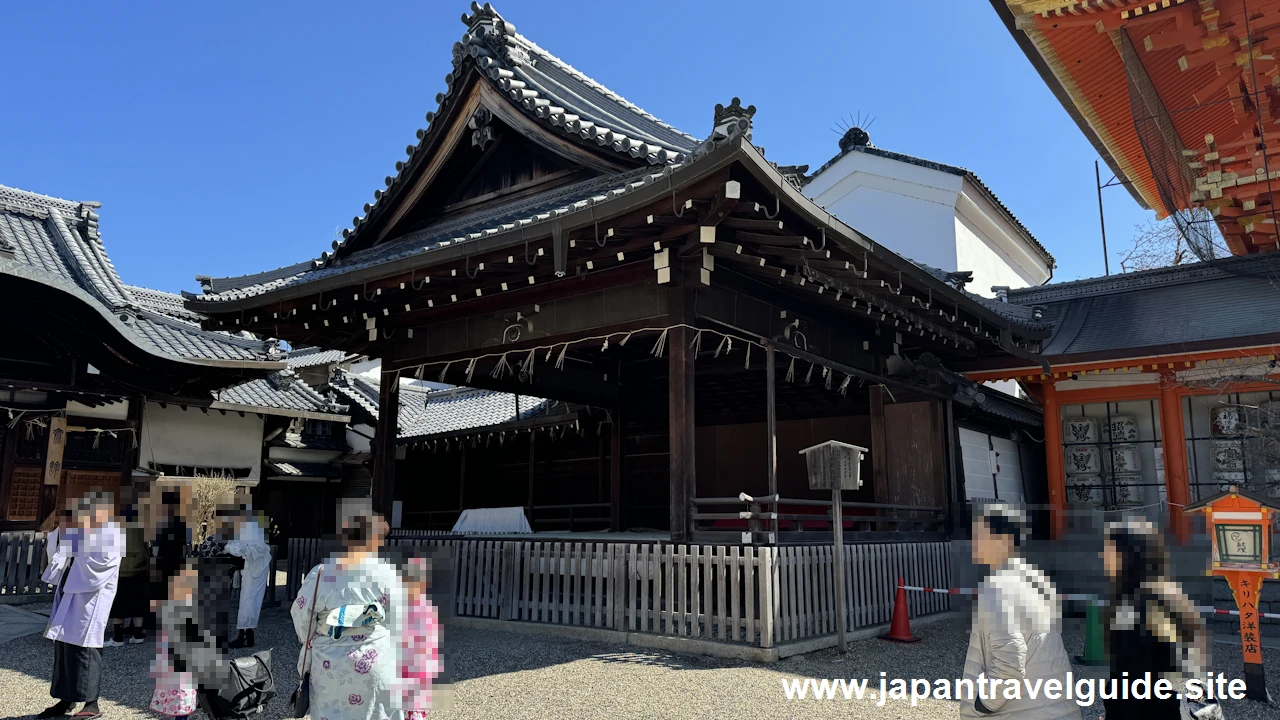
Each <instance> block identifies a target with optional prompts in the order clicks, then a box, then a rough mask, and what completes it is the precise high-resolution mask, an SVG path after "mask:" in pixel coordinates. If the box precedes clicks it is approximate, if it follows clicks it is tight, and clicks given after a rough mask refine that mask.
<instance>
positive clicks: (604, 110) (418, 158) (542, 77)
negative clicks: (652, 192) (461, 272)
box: [196, 2, 698, 295]
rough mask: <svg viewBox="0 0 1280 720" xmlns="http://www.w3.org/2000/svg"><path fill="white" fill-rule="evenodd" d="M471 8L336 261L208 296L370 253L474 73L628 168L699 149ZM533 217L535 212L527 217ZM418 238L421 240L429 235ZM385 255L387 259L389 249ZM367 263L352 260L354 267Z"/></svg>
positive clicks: (247, 278)
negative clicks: (440, 83) (374, 235)
mask: <svg viewBox="0 0 1280 720" xmlns="http://www.w3.org/2000/svg"><path fill="white" fill-rule="evenodd" d="M471 8H472V14H470V15H467V14H464V15H463V16H462V22H463V24H464V25H466V26H467V31H466V32H465V33H464V34H463V35H462V38H461V40H460V41H459V42H457V43H455V44H454V47H453V69H452V72H450V73H448V74H447V75H446V76H445V86H446V87H445V90H444V91H443V92H441V93H438V94H437V95H436V104H437V108H436V110H434V111H432V112H428V113H427V114H426V121H427V125H426V126H425V127H423V128H421V129H419V130H418V131H417V132H416V137H417V143H416V144H412V145H409V146H407V147H406V148H405V151H406V153H407V155H408V158H407V159H406V160H402V161H398V162H396V164H395V171H394V173H393V174H391V175H388V176H387V177H386V178H385V179H384V182H383V184H384V186H385V187H380V188H378V189H376V190H375V191H374V193H373V200H372V201H371V202H369V203H366V204H365V205H364V208H363V214H362V215H359V216H356V217H354V218H353V219H352V227H351V228H349V229H346V230H343V233H342V235H343V239H342V240H341V241H337V242H334V243H333V246H332V248H331V249H332V254H331V253H330V251H325V252H323V253H321V255H320V257H319V258H318V259H316V260H311V261H307V262H302V263H296V264H293V265H289V266H285V267H282V268H277V269H275V270H269V271H265V272H261V273H254V274H252V275H244V276H239V277H228V278H210V277H206V276H198V277H197V278H196V279H197V281H198V282H199V283H200V285H201V289H202V290H203V291H204V292H205V293H207V294H214V295H218V294H224V293H230V292H232V291H235V290H244V291H247V292H250V293H252V289H253V288H256V287H264V286H265V287H278V286H279V285H280V284H282V283H287V282H288V281H289V280H290V279H293V278H297V277H299V276H301V275H303V274H305V273H308V272H309V271H314V270H316V269H318V268H322V267H325V266H327V265H328V264H329V263H330V262H331V261H332V259H333V258H335V257H343V258H345V257H346V256H347V255H348V254H349V253H350V252H352V251H358V250H360V249H368V246H369V245H370V243H363V244H358V245H357V244H355V243H357V242H359V241H360V239H361V233H362V230H363V229H364V228H366V227H367V226H369V224H370V223H371V222H373V221H376V220H377V219H378V218H379V217H380V216H381V215H382V214H384V213H385V212H387V211H388V207H389V206H394V205H395V204H396V203H397V201H398V200H399V198H400V196H401V195H403V194H404V193H405V192H407V186H409V185H411V184H412V183H410V182H408V179H409V178H410V177H412V176H416V172H417V170H418V169H419V166H420V165H422V164H423V163H424V162H425V161H426V160H428V159H429V157H430V156H431V154H432V153H431V150H432V149H433V148H434V147H435V145H436V142H437V140H438V136H440V135H441V133H443V132H445V130H446V128H445V127H443V126H445V125H447V123H445V122H444V120H445V119H446V117H447V116H448V114H449V111H450V110H452V109H453V106H454V105H455V104H456V103H457V102H458V100H459V91H460V90H461V88H462V86H463V85H464V84H465V81H466V80H467V79H468V77H469V76H470V74H471V72H472V71H473V70H474V71H475V73H476V74H477V75H478V76H479V77H480V78H481V79H482V80H481V81H482V82H486V83H488V84H490V85H491V86H492V87H493V88H495V89H496V90H497V91H498V92H499V93H501V94H502V96H503V97H505V98H507V99H508V100H509V101H510V103H511V104H512V105H513V106H514V107H515V108H517V109H518V110H517V111H518V112H520V113H523V114H524V115H527V116H529V117H531V118H534V119H535V120H537V121H538V123H539V124H541V125H543V126H544V127H546V129H547V130H548V131H550V132H554V133H557V134H560V135H562V136H564V137H566V138H569V139H571V140H572V141H573V142H575V143H581V144H585V145H587V146H588V147H591V148H595V150H596V151H599V150H600V149H603V150H604V151H606V152H610V153H613V154H616V155H618V156H619V157H621V158H625V159H626V160H627V161H628V163H629V164H632V163H635V162H639V163H641V164H642V165H648V166H653V165H657V166H662V165H669V164H671V163H675V162H679V161H680V160H682V159H684V158H685V156H686V155H687V154H688V153H689V152H691V151H692V150H693V149H694V148H695V147H696V146H697V145H698V140H697V139H696V138H694V137H693V136H691V135H688V134H685V133H682V132H680V131H679V130H677V129H675V128H674V127H672V126H671V125H668V124H667V123H664V122H662V121H661V120H659V119H658V118H656V117H654V116H653V115H651V114H650V113H648V112H645V111H644V110H643V109H641V108H640V107H639V106H637V105H635V104H634V103H631V102H628V101H627V100H626V99H624V98H623V97H622V96H621V95H618V94H617V93H615V92H613V91H611V90H609V89H608V88H606V87H604V86H603V85H601V84H600V83H598V82H596V81H594V80H592V79H591V78H589V77H587V76H586V75H585V74H583V73H581V72H579V71H578V70H576V69H575V68H573V67H572V66H571V65H569V64H568V63H566V62H564V61H563V60H561V59H559V58H557V57H556V56H554V55H552V54H551V53H549V52H547V51H546V50H543V49H542V48H541V47H539V46H538V45H537V44H535V43H534V42H533V41H532V40H530V39H529V38H526V37H525V36H523V35H520V34H519V33H517V32H516V29H515V25H513V24H511V23H510V22H507V21H506V20H505V19H503V18H502V17H501V16H500V15H498V13H497V12H496V11H495V10H494V9H493V7H492V6H491V5H489V4H488V3H485V5H484V6H483V7H481V6H479V5H478V4H477V3H474V2H473V3H472V4H471ZM476 132H480V131H479V130H477V131H476ZM605 185H606V186H607V187H606V188H605V189H608V188H612V187H616V186H617V185H618V183H611V182H610V181H605ZM588 197H589V195H588ZM532 214H535V213H534V212H528V213H526V215H532ZM524 216H525V215H521V216H518V217H524ZM511 219H516V217H513V218H511ZM485 227H487V226H484V225H478V226H477V225H474V224H472V225H471V226H469V227H455V228H453V229H451V230H444V229H439V230H438V231H436V232H435V233H434V234H435V235H436V236H438V238H441V239H443V238H445V237H446V234H447V233H452V234H453V235H454V236H457V235H465V234H467V233H471V232H477V231H479V230H483V229H485ZM415 235H416V236H417V237H418V239H419V240H421V239H422V235H423V233H421V232H419V233H415ZM406 240H407V239H406ZM383 244H384V245H385V244H386V243H383ZM392 244H395V245H397V246H399V248H400V251H401V252H403V251H405V250H407V249H408V248H406V247H405V245H406V244H411V243H406V242H400V243H392ZM381 251H383V252H387V250H386V249H385V248H382V249H381ZM390 252H396V251H390ZM366 260H367V258H352V262H354V263H361V262H365V261H366ZM347 267H350V264H348V265H347Z"/></svg>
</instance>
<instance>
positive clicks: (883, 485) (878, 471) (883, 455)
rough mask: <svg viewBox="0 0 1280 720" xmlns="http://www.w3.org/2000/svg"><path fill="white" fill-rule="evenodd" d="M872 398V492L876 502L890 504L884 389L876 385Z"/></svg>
mask: <svg viewBox="0 0 1280 720" xmlns="http://www.w3.org/2000/svg"><path fill="white" fill-rule="evenodd" d="M867 394H868V395H869V396H870V398H871V492H872V497H873V499H874V500H875V502H878V503H887V502H889V451H888V442H887V438H886V436H885V432H886V429H885V424H884V388H883V387H880V386H879V385H876V386H875V387H872V388H871V389H870V390H869V391H868V393H867Z"/></svg>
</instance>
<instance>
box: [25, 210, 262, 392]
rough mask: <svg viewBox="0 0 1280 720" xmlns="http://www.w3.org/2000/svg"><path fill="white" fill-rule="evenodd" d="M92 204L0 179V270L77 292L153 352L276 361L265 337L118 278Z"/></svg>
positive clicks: (188, 357)
mask: <svg viewBox="0 0 1280 720" xmlns="http://www.w3.org/2000/svg"><path fill="white" fill-rule="evenodd" d="M99 207H100V204H99V203H96V202H83V203H76V202H72V201H69V200H63V199H61V198H55V197H50V196H48V195H40V194H37V193H32V192H27V191H25V190H18V189H17V188H11V187H5V186H3V185H0V246H3V248H4V249H2V250H0V275H4V274H9V275H14V276H18V277H22V278H24V279H27V280H33V281H36V282H41V283H43V284H46V285H49V286H51V287H54V288H57V289H60V290H63V291H66V292H68V293H71V294H73V295H76V296H78V297H80V298H81V299H83V300H84V301H85V302H87V303H91V304H93V305H95V306H96V309H97V310H98V311H99V312H101V313H103V314H105V315H108V316H109V317H111V318H112V323H113V325H115V326H116V328H117V329H118V330H119V331H120V332H121V334H122V335H123V336H124V337H126V338H127V339H129V340H130V341H131V342H133V343H134V344H135V345H138V346H139V347H141V348H143V349H145V350H147V351H149V352H152V353H155V354H160V355H165V356H169V357H171V358H174V359H179V360H184V361H196V362H199V361H215V362H223V363H225V362H236V363H269V364H264V365H261V366H260V367H261V368H262V369H263V370H269V369H271V368H275V367H278V365H277V364H276V362H275V360H276V357H275V354H274V352H273V345H272V344H270V343H267V342H265V341H263V340H259V339H256V338H247V337H240V336H233V335H231V334H229V333H225V332H213V331H207V330H202V329H200V326H199V321H200V319H201V316H200V315H199V314H198V313H195V312H193V311H191V310H188V309H186V308H184V307H183V305H182V298H181V297H180V296H178V295H174V294H172V293H166V292H161V291H158V290H150V289H147V288H140V287H135V286H132V285H126V284H125V283H124V282H123V281H121V279H120V276H119V275H118V274H117V273H116V269H115V266H114V265H113V264H112V263H111V260H110V258H108V256H107V251H106V246H105V245H104V244H103V242H102V238H101V236H100V235H99V234H98V213H97V209H98V208H99ZM245 367H247V368H248V367H253V365H246V366H245Z"/></svg>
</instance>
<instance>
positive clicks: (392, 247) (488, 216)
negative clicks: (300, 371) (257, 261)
mask: <svg viewBox="0 0 1280 720" xmlns="http://www.w3.org/2000/svg"><path fill="white" fill-rule="evenodd" d="M677 167H679V166H678V165H671V166H668V167H667V168H666V169H665V170H661V171H655V170H654V169H652V168H640V169H637V170H629V171H626V172H621V173H617V174H614V175H606V176H604V177H600V178H593V179H591V180H587V181H584V182H581V183H575V184H573V185H569V186H567V187H563V188H557V189H555V190H552V191H549V192H546V193H541V194H538V195H534V196H532V197H529V198H524V199H521V200H517V201H514V202H511V203H506V204H503V205H499V206H497V207H492V208H486V209H484V210H482V211H481V212H479V213H475V214H469V215H466V216H464V217H463V218H460V219H456V220H449V221H445V222H441V223H437V224H435V225H430V226H427V227H426V228H423V229H422V230H418V231H415V232H412V233H410V234H408V235H405V236H403V237H400V238H397V239H395V240H392V241H390V242H386V243H383V244H381V245H377V246H375V247H372V248H369V249H367V250H361V251H359V252H355V253H352V254H351V255H348V256H346V257H343V258H340V259H337V260H335V261H334V262H332V263H330V264H329V265H328V266H327V267H319V268H315V267H313V265H312V264H311V263H301V264H299V265H291V266H289V267H288V268H281V269H280V271H270V272H267V273H259V275H248V276H243V277H240V278H220V279H218V280H214V281H212V283H213V286H214V287H224V288H227V289H225V290H223V291H222V292H210V293H206V294H203V295H186V296H185V297H186V299H187V300H188V301H189V302H190V303H191V304H192V305H194V306H196V307H198V306H199V304H200V303H202V302H217V301H222V300H232V299H239V298H249V297H254V296H256V295H261V294H263V293H266V292H270V291H272V290H279V289H281V288H284V287H289V286H291V285H296V284H302V283H309V282H315V281H317V280H322V279H324V278H327V277H331V276H333V275H338V274H341V273H345V272H349V271H351V270H356V269H360V268H365V267H373V266H376V265H379V264H381V263H383V262H386V261H388V260H390V259H393V258H395V257H407V256H410V255H419V254H422V253H427V252H430V251H432V250H435V249H437V248H440V247H445V246H447V245H451V244H454V243H463V242H468V241H471V240H475V239H477V238H479V237H483V236H485V235H486V234H490V233H493V232H498V231H501V230H504V229H507V227H521V226H533V225H536V224H539V223H549V222H551V221H552V220H553V219H554V218H555V217H556V216H557V215H560V214H563V213H564V212H569V211H570V210H575V209H579V208H582V207H588V206H589V205H593V204H595V203H598V202H603V201H605V200H606V199H612V198H614V197H617V196H618V195H621V194H626V193H630V192H635V191H636V190H639V189H640V188H642V187H645V186H646V185H648V184H649V183H652V182H657V181H659V180H662V179H664V178H666V177H667V173H668V172H670V171H671V170H673V169H675V168H677ZM304 266H305V267H306V268H307V269H306V270H304V271H301V272H298V273H295V274H292V275H288V274H285V273H284V272H283V271H285V270H290V269H293V268H299V267H304ZM259 276H270V277H273V279H272V280H270V281H267V282H262V283H250V284H241V282H242V281H246V280H254V279H255V278H257V277H259Z"/></svg>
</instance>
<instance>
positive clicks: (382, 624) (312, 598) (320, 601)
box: [291, 500, 404, 720]
mask: <svg viewBox="0 0 1280 720" xmlns="http://www.w3.org/2000/svg"><path fill="white" fill-rule="evenodd" d="M342 502H343V504H342V506H341V507H340V508H339V512H338V518H339V534H340V536H341V539H342V542H343V546H344V548H343V550H342V551H340V552H338V553H335V554H334V555H332V556H330V557H329V558H328V559H327V560H326V561H325V562H324V563H322V564H320V565H317V566H316V567H315V568H312V570H311V572H309V573H307V576H306V578H304V579H303V581H302V586H301V589H300V590H299V591H298V598H297V600H295V601H294V603H293V606H292V608H291V615H292V616H293V627H294V630H295V631H296V632H297V635H298V640H299V642H301V643H302V645H303V647H302V650H301V651H300V652H299V654H298V677H304V676H305V675H306V673H307V672H310V673H311V684H310V693H311V695H310V702H311V717H312V718H324V720H387V719H390V720H402V718H403V716H404V714H403V712H402V711H401V710H400V709H398V708H397V707H396V705H398V702H396V701H395V700H394V699H393V697H392V692H393V689H394V688H395V687H396V685H397V683H398V680H397V677H398V673H399V668H400V664H399V662H398V655H399V653H398V650H399V648H398V642H397V638H399V637H401V635H402V633H401V632H400V629H399V625H398V623H399V620H400V615H401V614H402V613H403V612H404V609H403V608H404V600H403V590H402V586H401V583H400V579H399V576H398V573H397V572H396V568H395V566H394V565H393V564H392V563H391V562H389V561H387V560H385V559H383V558H380V557H378V549H379V547H380V546H381V544H382V536H383V535H384V534H385V532H386V523H385V522H384V521H383V520H382V519H381V518H380V517H378V516H377V515H375V514H374V513H373V511H372V508H371V507H370V504H369V502H368V500H354V501H352V500H344V501H342Z"/></svg>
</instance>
